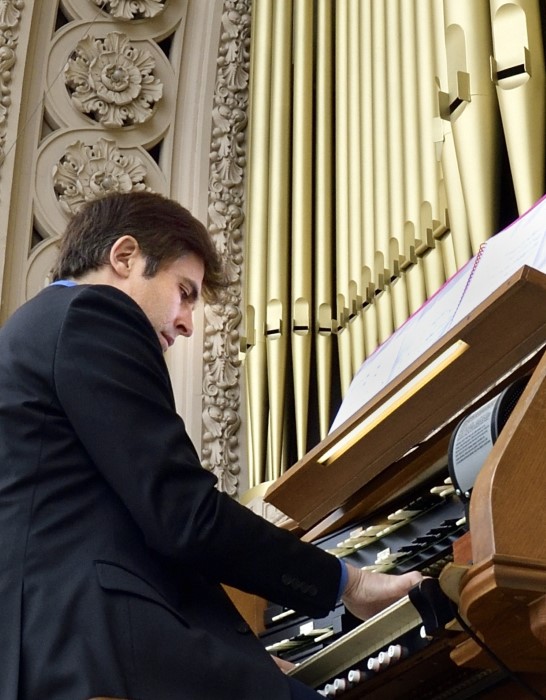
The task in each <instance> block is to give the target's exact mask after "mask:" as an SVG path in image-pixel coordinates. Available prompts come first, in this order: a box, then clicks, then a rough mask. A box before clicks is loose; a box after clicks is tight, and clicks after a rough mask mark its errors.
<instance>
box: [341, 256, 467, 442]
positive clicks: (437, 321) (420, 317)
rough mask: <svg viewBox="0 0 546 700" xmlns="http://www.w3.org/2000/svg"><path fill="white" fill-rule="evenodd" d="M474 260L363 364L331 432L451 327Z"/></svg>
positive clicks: (441, 288)
mask: <svg viewBox="0 0 546 700" xmlns="http://www.w3.org/2000/svg"><path fill="white" fill-rule="evenodd" d="M473 265H474V259H472V260H469V261H468V262H467V263H466V265H463V267H462V268H461V269H460V270H459V271H458V272H456V273H455V274H454V275H453V276H452V277H451V278H450V279H449V280H448V281H447V282H446V283H445V284H444V285H443V286H442V287H440V289H439V290H438V291H437V292H436V293H435V294H433V296H432V297H431V298H430V299H429V300H428V301H426V302H425V303H424V304H423V305H422V306H421V307H420V308H419V309H418V310H417V311H416V312H415V313H414V314H413V315H412V316H410V317H409V318H408V319H407V321H405V323H403V324H402V325H401V326H400V328H398V329H397V330H396V331H395V332H394V333H393V334H392V335H391V336H390V337H389V338H388V339H387V340H386V341H385V342H384V343H382V344H381V345H380V346H379V347H378V348H377V349H376V350H375V351H374V352H373V353H372V354H371V355H370V356H369V357H368V358H366V360H365V361H364V362H363V363H362V365H361V366H360V369H359V370H358V372H357V373H356V374H355V376H354V378H353V381H352V382H351V385H350V386H349V389H348V391H347V394H346V396H345V398H344V399H343V402H342V404H341V407H340V409H339V411H338V413H337V415H336V417H335V419H334V421H333V423H332V426H331V428H330V432H332V431H333V430H335V429H336V428H337V427H338V426H340V425H341V424H342V423H344V422H345V421H346V420H347V419H348V418H350V417H351V416H352V415H353V414H354V413H356V411H358V410H359V409H360V408H362V406H364V404H366V403H367V402H368V401H370V399H372V398H373V397H374V396H375V395H376V394H378V393H379V392H380V391H381V390H382V389H383V388H384V387H385V386H387V384H388V383H389V382H390V381H392V380H393V379H394V378H395V377H397V376H398V375H399V374H401V373H402V372H403V371H404V370H405V369H407V367H409V366H410V365H411V363H412V362H413V361H414V360H416V359H417V358H418V357H419V356H420V355H422V354H423V352H425V351H426V350H427V349H428V348H429V347H430V346H431V345H433V343H435V342H436V341H437V340H438V339H439V338H441V337H442V335H443V334H444V333H445V332H446V331H447V330H448V329H449V328H450V327H451V324H452V319H453V315H454V314H455V312H456V310H457V307H458V305H459V302H460V300H461V296H462V294H463V291H464V289H465V287H466V286H467V284H468V280H469V278H470V274H471V271H472V268H473Z"/></svg>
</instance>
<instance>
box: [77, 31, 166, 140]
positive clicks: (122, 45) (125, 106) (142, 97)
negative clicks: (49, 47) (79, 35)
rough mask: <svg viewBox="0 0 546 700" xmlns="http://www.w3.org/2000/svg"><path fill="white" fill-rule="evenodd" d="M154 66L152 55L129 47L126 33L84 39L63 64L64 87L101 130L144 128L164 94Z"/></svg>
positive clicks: (79, 107) (80, 108)
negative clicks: (126, 127)
mask: <svg viewBox="0 0 546 700" xmlns="http://www.w3.org/2000/svg"><path fill="white" fill-rule="evenodd" d="M154 68H155V60H154V58H153V56H152V55H151V54H150V53H149V52H148V51H146V50H145V49H139V48H137V47H135V46H133V45H132V44H131V42H130V41H129V39H128V37H127V36H126V35H125V34H121V33H120V32H112V33H110V34H108V35H107V36H106V37H105V38H104V39H97V38H95V37H91V36H87V37H85V38H84V39H82V40H81V41H80V42H78V45H77V46H76V48H75V50H74V52H73V53H72V55H71V57H70V59H69V60H68V63H67V64H66V66H65V70H64V73H65V85H66V87H67V89H68V91H69V92H70V96H71V99H72V102H73V103H74V105H75V106H76V107H77V109H78V110H79V111H80V112H82V113H83V114H88V115H90V116H91V117H92V118H93V119H94V120H95V121H97V122H99V123H100V124H101V125H102V126H104V127H107V128H119V127H123V126H132V125H135V124H143V123H144V122H146V121H148V119H150V117H151V116H152V114H153V110H154V106H155V104H156V102H158V101H159V100H160V99H161V97H162V94H163V85H162V84H161V82H160V81H159V79H158V78H156V77H155V76H154V74H153V71H154Z"/></svg>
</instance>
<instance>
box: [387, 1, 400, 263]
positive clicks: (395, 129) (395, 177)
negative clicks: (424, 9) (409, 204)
mask: <svg viewBox="0 0 546 700" xmlns="http://www.w3.org/2000/svg"><path fill="white" fill-rule="evenodd" d="M385 7H386V12H387V17H386V25H387V28H388V34H389V36H390V37H393V38H394V40H393V41H389V43H388V54H387V86H388V95H389V101H388V109H387V127H388V144H389V149H388V176H389V193H390V196H389V208H390V222H391V224H390V229H389V239H390V241H392V238H395V239H396V240H398V241H399V242H400V243H401V242H402V237H403V233H404V166H403V163H404V139H403V118H404V117H403V106H402V66H401V61H402V58H401V53H400V48H401V47H400V35H401V32H402V28H401V25H400V6H399V0H386V2H385ZM390 241H389V253H388V256H387V260H388V268H389V270H390V272H391V274H398V270H399V265H400V263H401V262H402V259H401V256H402V251H401V250H400V247H399V246H395V247H394V248H393V246H392V244H391V242H390ZM393 252H394V253H395V254H396V256H397V258H396V259H393V257H392V256H393Z"/></svg>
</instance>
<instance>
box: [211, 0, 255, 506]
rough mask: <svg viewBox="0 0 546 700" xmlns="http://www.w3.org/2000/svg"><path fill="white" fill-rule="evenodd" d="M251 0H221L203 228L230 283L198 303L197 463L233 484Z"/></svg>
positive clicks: (224, 486)
mask: <svg viewBox="0 0 546 700" xmlns="http://www.w3.org/2000/svg"><path fill="white" fill-rule="evenodd" d="M250 7H251V0H238V1H235V0H230V1H227V0H226V2H224V12H223V16H222V29H221V34H220V46H219V53H218V64H217V65H218V70H217V76H216V87H215V94H214V104H213V114H212V143H211V166H210V177H209V208H208V217H209V230H210V231H211V233H212V236H213V238H214V241H215V243H216V246H217V248H218V250H219V251H220V253H221V255H222V258H223V259H224V260H225V261H226V264H227V265H228V270H227V271H228V274H229V279H230V280H231V285H230V287H229V289H228V290H226V292H225V293H224V295H223V298H222V299H221V301H220V303H219V304H214V305H210V306H207V307H206V309H205V338H204V379H203V394H204V400H203V426H204V429H203V434H202V463H203V466H205V467H206V468H207V469H209V470H210V471H212V472H214V474H215V475H216V476H217V477H218V481H219V488H220V490H221V491H225V492H226V493H228V494H230V495H235V494H236V493H237V490H238V485H239V473H240V466H239V463H240V459H239V437H238V432H239V428H240V425H241V418H240V411H241V389H240V364H241V363H240V360H239V325H240V321H241V299H242V293H241V271H242V263H243V246H242V238H243V233H242V227H243V224H244V171H245V166H246V136H245V131H246V125H247V108H248V80H249V66H250V61H249V46H250Z"/></svg>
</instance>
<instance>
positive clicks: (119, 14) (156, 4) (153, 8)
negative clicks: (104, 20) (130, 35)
mask: <svg viewBox="0 0 546 700" xmlns="http://www.w3.org/2000/svg"><path fill="white" fill-rule="evenodd" d="M93 2H94V3H95V5H98V6H99V7H100V8H101V10H103V11H104V12H107V13H108V14H109V15H111V16H112V17H113V18H114V19H121V20H132V19H149V18H150V17H155V16H156V15H158V14H160V13H161V12H163V10H164V9H165V2H166V0H93Z"/></svg>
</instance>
